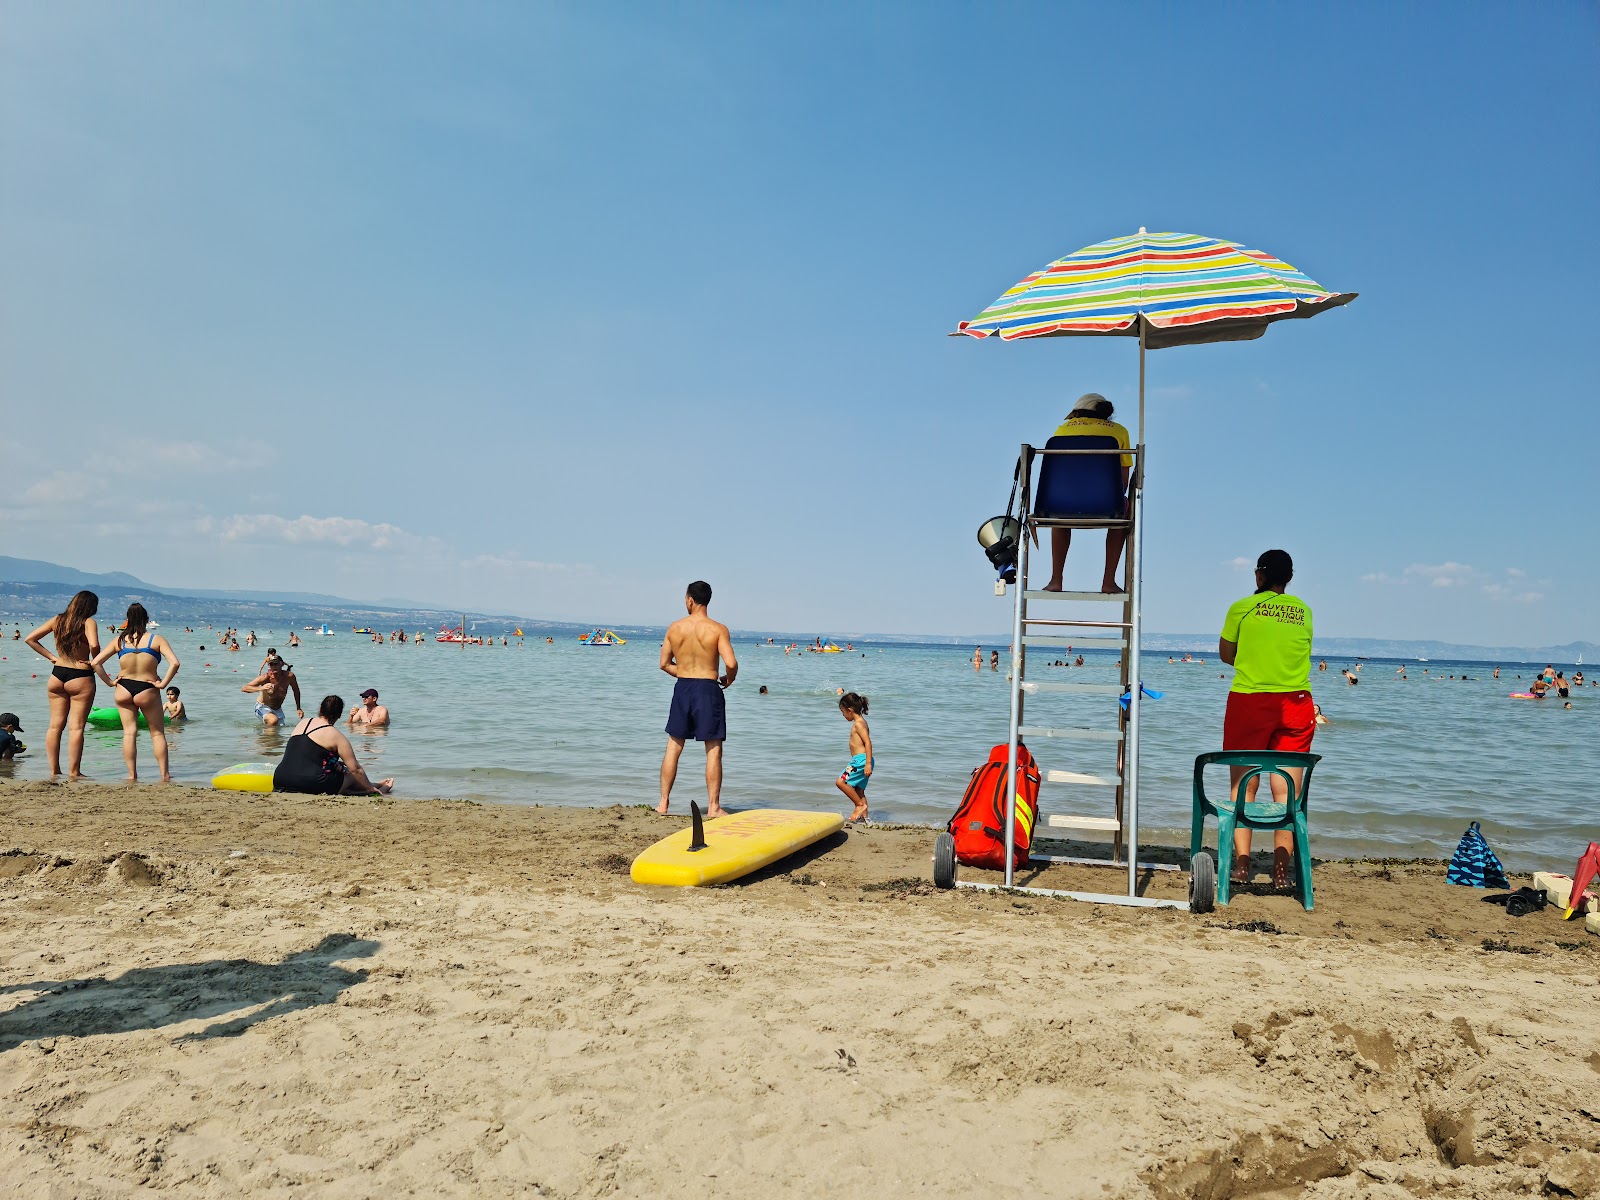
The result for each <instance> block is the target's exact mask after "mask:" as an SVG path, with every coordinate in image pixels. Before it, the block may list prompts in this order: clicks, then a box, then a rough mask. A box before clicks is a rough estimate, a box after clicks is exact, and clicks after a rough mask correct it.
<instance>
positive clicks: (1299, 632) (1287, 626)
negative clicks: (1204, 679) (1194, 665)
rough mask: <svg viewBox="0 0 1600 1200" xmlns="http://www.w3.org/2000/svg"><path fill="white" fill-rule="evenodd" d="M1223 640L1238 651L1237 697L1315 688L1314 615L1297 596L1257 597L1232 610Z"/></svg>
mask: <svg viewBox="0 0 1600 1200" xmlns="http://www.w3.org/2000/svg"><path fill="white" fill-rule="evenodd" d="M1222 636H1223V638H1224V640H1226V641H1230V642H1233V643H1234V644H1235V645H1237V646H1238V647H1239V652H1238V654H1237V655H1236V656H1235V657H1234V660H1233V686H1232V687H1230V688H1229V689H1228V690H1229V691H1232V692H1304V691H1309V690H1310V688H1311V609H1310V607H1309V606H1308V605H1307V604H1306V602H1305V601H1304V600H1301V599H1300V598H1299V597H1298V596H1289V595H1283V596H1280V595H1278V593H1277V592H1257V593H1256V594H1255V595H1254V596H1246V597H1245V598H1244V599H1243V600H1236V601H1234V602H1233V603H1232V604H1230V605H1229V606H1228V616H1227V618H1226V619H1225V620H1224V621H1223V622H1222Z"/></svg>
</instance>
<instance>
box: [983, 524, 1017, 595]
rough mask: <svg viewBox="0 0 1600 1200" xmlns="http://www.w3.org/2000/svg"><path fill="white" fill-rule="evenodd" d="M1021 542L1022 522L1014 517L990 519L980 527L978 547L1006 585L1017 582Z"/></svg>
mask: <svg viewBox="0 0 1600 1200" xmlns="http://www.w3.org/2000/svg"><path fill="white" fill-rule="evenodd" d="M1021 540H1022V522H1021V521H1019V520H1017V519H1016V518H1015V517H1013V516H1009V515H1008V516H1004V517H990V518H989V519H988V520H987V521H985V522H984V523H983V524H982V525H980V526H978V545H980V546H982V547H983V552H984V554H986V555H987V556H988V558H989V562H990V564H991V565H992V566H993V567H994V569H995V570H996V571H997V572H999V578H1000V580H1001V581H1002V582H1004V583H1015V582H1016V581H1017V545H1018V543H1019V542H1021Z"/></svg>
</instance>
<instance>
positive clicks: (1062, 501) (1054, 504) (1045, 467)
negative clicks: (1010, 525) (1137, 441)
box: [1033, 434, 1127, 517]
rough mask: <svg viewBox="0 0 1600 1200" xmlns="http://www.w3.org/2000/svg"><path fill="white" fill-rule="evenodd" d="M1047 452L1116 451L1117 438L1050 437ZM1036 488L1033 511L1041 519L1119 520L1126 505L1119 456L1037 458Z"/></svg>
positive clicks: (1085, 436)
mask: <svg viewBox="0 0 1600 1200" xmlns="http://www.w3.org/2000/svg"><path fill="white" fill-rule="evenodd" d="M1044 448H1045V449H1046V450H1117V449H1120V448H1121V447H1119V446H1118V445H1117V439H1116V438H1114V437H1109V436H1106V435H1103V434H1078V435H1076V436H1066V437H1053V438H1051V439H1050V440H1049V441H1048V442H1046V443H1045V446H1044ZM1040 460H1041V461H1040V464H1039V487H1038V489H1037V490H1036V491H1035V492H1034V495H1033V512H1034V515H1035V516H1040V517H1120V516H1122V514H1123V513H1124V512H1125V511H1126V508H1127V504H1126V499H1125V496H1124V493H1123V487H1122V456H1121V455H1118V454H1045V455H1041V456H1040Z"/></svg>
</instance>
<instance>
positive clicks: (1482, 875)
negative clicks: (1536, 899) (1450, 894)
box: [1445, 821, 1511, 888]
mask: <svg viewBox="0 0 1600 1200" xmlns="http://www.w3.org/2000/svg"><path fill="white" fill-rule="evenodd" d="M1445 879H1447V880H1448V881H1449V882H1450V883H1459V884H1461V885H1462V886H1463V887H1479V888H1503V887H1510V886H1511V885H1510V884H1509V883H1507V882H1506V872H1505V868H1504V867H1502V866H1501V865H1500V860H1499V859H1498V858H1496V857H1495V855H1494V851H1493V850H1491V849H1489V843H1488V842H1486V841H1484V840H1483V834H1482V833H1481V832H1479V830H1478V823H1477V822H1476V821H1474V822H1473V823H1472V824H1471V825H1469V826H1468V827H1467V831H1466V832H1465V833H1463V834H1462V835H1461V842H1460V844H1459V845H1457V846H1456V852H1455V853H1454V854H1452V855H1451V856H1450V869H1449V871H1447V872H1446V873H1445Z"/></svg>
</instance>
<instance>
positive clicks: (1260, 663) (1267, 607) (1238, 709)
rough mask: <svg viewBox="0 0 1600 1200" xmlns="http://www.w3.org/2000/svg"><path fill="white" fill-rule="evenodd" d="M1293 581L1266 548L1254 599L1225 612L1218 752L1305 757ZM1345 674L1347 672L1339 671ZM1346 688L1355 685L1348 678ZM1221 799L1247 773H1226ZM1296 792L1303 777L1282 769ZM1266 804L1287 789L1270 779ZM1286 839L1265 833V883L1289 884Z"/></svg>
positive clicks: (1243, 876) (1303, 669) (1245, 857)
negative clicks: (1224, 705) (1268, 856)
mask: <svg viewBox="0 0 1600 1200" xmlns="http://www.w3.org/2000/svg"><path fill="white" fill-rule="evenodd" d="M1293 578H1294V560H1293V559H1291V558H1290V557H1289V554H1288V551H1285V550H1268V551H1265V552H1264V553H1263V554H1262V555H1261V557H1260V558H1258V559H1257V560H1256V591H1255V594H1254V595H1251V596H1246V597H1245V598H1244V599H1243V600H1236V601H1235V602H1234V603H1233V604H1231V605H1229V606H1228V616H1227V618H1226V619H1225V620H1224V621H1223V623H1222V638H1221V640H1220V641H1219V642H1218V643H1217V653H1218V654H1219V655H1220V656H1221V658H1222V661H1223V662H1225V663H1228V664H1230V665H1231V666H1232V667H1233V685H1232V686H1231V687H1230V688H1229V689H1228V709H1227V715H1226V716H1225V717H1224V718H1223V722H1222V748H1223V749H1224V750H1290V751H1296V752H1299V753H1305V752H1307V751H1309V750H1310V749H1311V738H1312V735H1314V734H1315V733H1316V731H1317V714H1316V706H1315V705H1314V704H1313V703H1312V701H1311V607H1310V605H1308V604H1307V603H1306V602H1305V601H1304V600H1301V599H1300V598H1299V597H1298V596H1291V595H1288V593H1287V589H1288V587H1289V581H1290V580H1291V579H1293ZM1347 674H1348V672H1347ZM1351 682H1352V683H1354V682H1355V680H1354V679H1353V678H1352V679H1351ZM1228 769H1229V772H1230V773H1231V775H1232V787H1231V789H1230V792H1229V794H1230V795H1235V794H1237V792H1238V788H1239V780H1241V779H1242V778H1244V775H1245V772H1246V771H1247V770H1249V768H1248V767H1244V766H1234V767H1230V768H1228ZM1289 774H1290V776H1291V777H1292V778H1293V779H1294V786H1295V788H1296V789H1299V788H1300V786H1301V785H1302V783H1303V781H1304V778H1305V773H1304V772H1303V771H1302V770H1301V769H1299V768H1298V767H1295V768H1290V769H1289ZM1260 782H1261V777H1260V776H1259V775H1258V776H1257V777H1256V778H1254V779H1252V780H1251V781H1250V783H1249V787H1248V792H1247V795H1246V797H1245V798H1246V800H1247V801H1248V800H1254V799H1255V795H1256V785H1257V784H1258V783H1260ZM1272 789H1273V792H1274V799H1278V800H1280V801H1281V800H1283V799H1286V798H1287V796H1288V789H1287V788H1286V787H1285V786H1284V783H1283V780H1282V779H1281V778H1280V777H1278V776H1276V775H1274V776H1273V777H1272ZM1293 850H1294V834H1293V833H1292V832H1290V831H1289V830H1284V829H1280V830H1278V831H1277V832H1275V833H1274V834H1273V849H1272V883H1273V886H1274V887H1287V886H1288V884H1289V859H1290V856H1291V854H1292V852H1293ZM1233 861H1234V868H1233V882H1234V883H1236V884H1238V883H1248V882H1249V881H1250V830H1248V829H1245V828H1242V827H1240V828H1236V829H1235V830H1234V836H1233Z"/></svg>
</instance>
